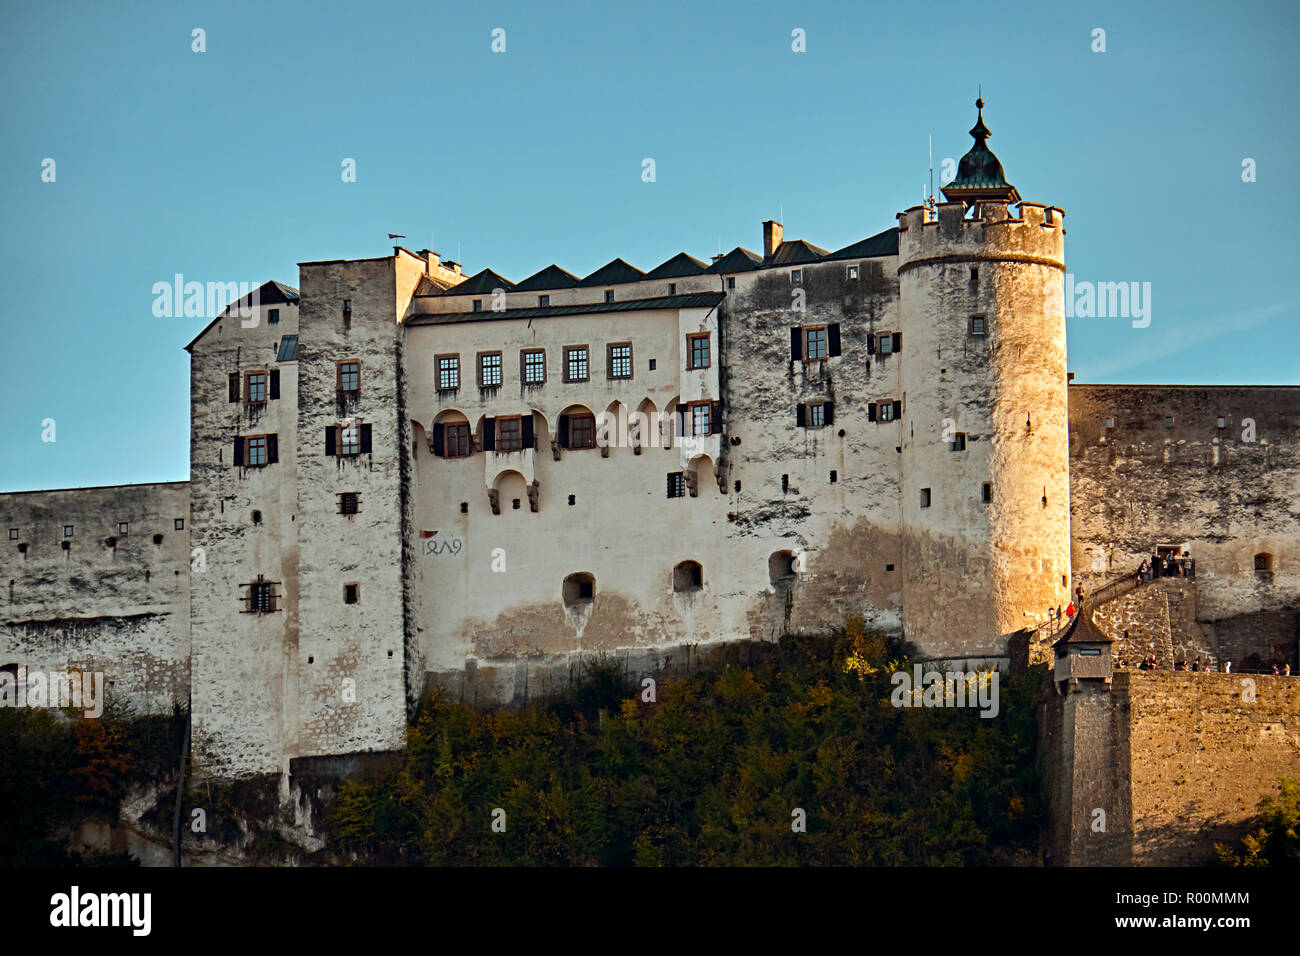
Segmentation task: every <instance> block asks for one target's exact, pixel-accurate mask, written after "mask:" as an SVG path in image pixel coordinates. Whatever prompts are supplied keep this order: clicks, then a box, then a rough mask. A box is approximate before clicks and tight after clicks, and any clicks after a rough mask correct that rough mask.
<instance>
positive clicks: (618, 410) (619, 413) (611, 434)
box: [596, 399, 628, 458]
mask: <svg viewBox="0 0 1300 956" xmlns="http://www.w3.org/2000/svg"><path fill="white" fill-rule="evenodd" d="M601 414H602V415H603V416H605V417H604V418H598V420H597V422H596V444H597V445H598V446H600V454H601V457H602V458H608V457H609V453H610V451H611V449H614V448H626V447H627V444H628V439H627V428H628V421H627V406H626V405H624V404H623V403H622V402H621V401H619V400H618V399H614V401H612V402H610V403H609V405H608V406H607V407H606V408H605V411H604V412H602V413H601Z"/></svg>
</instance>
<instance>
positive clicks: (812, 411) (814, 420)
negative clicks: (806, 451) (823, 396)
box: [807, 402, 826, 428]
mask: <svg viewBox="0 0 1300 956" xmlns="http://www.w3.org/2000/svg"><path fill="white" fill-rule="evenodd" d="M807 415H808V427H809V428H821V427H822V426H824V425H825V424H826V406H825V405H823V404H822V403H821V402H817V403H816V404H814V405H809V406H808V412H807Z"/></svg>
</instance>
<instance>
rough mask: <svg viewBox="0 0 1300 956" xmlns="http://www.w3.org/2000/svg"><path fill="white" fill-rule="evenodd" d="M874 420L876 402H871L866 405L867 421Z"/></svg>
mask: <svg viewBox="0 0 1300 956" xmlns="http://www.w3.org/2000/svg"><path fill="white" fill-rule="evenodd" d="M875 420H876V403H875V402H872V403H871V404H869V405H868V406H867V421H869V422H874V421H875Z"/></svg>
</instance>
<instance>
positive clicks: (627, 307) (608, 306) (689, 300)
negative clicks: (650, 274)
mask: <svg viewBox="0 0 1300 956" xmlns="http://www.w3.org/2000/svg"><path fill="white" fill-rule="evenodd" d="M722 299H723V293H721V292H694V293H691V294H689V295H665V296H660V297H658V298H655V299H628V300H626V301H623V302H589V303H586V304H585V305H584V304H577V305H547V306H539V307H537V308H531V309H505V310H503V311H501V312H488V311H484V312H452V313H445V314H442V315H427V314H426V315H413V316H411V317H410V318H408V319H407V320H406V321H405V322H404V323H403V324H404V325H451V324H453V323H457V322H496V321H500V320H502V319H548V318H553V317H555V316H558V315H587V314H591V313H599V312H639V311H642V310H651V309H711V308H713V307H714V306H716V305H717V304H718V303H719V302H721V301H722Z"/></svg>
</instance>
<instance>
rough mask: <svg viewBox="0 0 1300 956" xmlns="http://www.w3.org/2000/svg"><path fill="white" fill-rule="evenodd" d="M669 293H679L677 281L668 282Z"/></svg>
mask: <svg viewBox="0 0 1300 956" xmlns="http://www.w3.org/2000/svg"><path fill="white" fill-rule="evenodd" d="M668 294H669V295H676V294H677V283H676V282H670V283H668Z"/></svg>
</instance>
